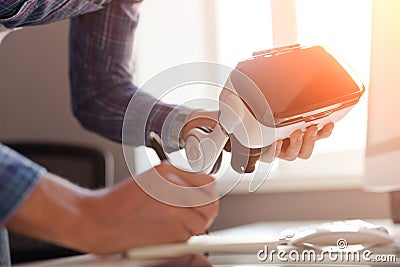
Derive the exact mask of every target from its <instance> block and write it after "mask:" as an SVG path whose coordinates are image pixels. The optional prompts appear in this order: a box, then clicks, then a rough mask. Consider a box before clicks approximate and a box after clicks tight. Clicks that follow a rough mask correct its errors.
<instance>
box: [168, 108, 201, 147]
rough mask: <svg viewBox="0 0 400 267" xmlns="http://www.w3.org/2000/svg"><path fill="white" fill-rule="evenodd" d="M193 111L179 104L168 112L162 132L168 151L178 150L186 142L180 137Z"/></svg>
mask: <svg viewBox="0 0 400 267" xmlns="http://www.w3.org/2000/svg"><path fill="white" fill-rule="evenodd" d="M193 112H194V110H193V109H189V108H185V107H182V106H177V107H175V108H174V109H173V110H172V111H171V112H170V113H169V114H168V116H167V118H166V120H165V122H164V125H163V127H162V132H161V140H162V141H163V148H164V150H165V151H166V152H167V153H170V152H173V151H177V150H179V149H181V148H182V147H183V144H184V143H183V140H181V139H180V136H181V135H180V134H181V131H182V128H183V126H185V124H186V123H187V121H188V120H189V117H190V115H191V114H192V113H193Z"/></svg>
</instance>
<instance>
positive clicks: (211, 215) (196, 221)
mask: <svg viewBox="0 0 400 267" xmlns="http://www.w3.org/2000/svg"><path fill="white" fill-rule="evenodd" d="M183 209H184V214H182V218H183V219H184V225H185V226H186V228H187V229H190V233H191V234H192V235H199V234H204V233H205V232H206V230H207V229H208V227H210V225H211V223H212V222H213V221H214V219H215V218H216V216H217V214H218V202H213V203H210V204H208V205H205V206H202V207H197V208H183Z"/></svg>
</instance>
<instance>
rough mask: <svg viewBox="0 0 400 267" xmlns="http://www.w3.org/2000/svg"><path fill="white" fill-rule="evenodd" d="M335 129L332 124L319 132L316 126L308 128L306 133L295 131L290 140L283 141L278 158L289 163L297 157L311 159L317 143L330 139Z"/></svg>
mask: <svg viewBox="0 0 400 267" xmlns="http://www.w3.org/2000/svg"><path fill="white" fill-rule="evenodd" d="M333 127H334V124H333V123H332V122H330V123H328V124H326V125H325V126H324V127H323V128H322V129H321V130H319V131H318V128H317V126H315V125H313V126H310V127H308V128H307V129H306V131H305V132H304V133H302V132H301V130H297V131H295V132H294V133H292V135H291V136H290V138H286V139H285V140H283V144H282V149H281V153H280V154H279V156H278V157H279V158H281V159H284V160H288V161H292V160H295V159H296V158H297V157H299V158H301V159H308V158H310V157H311V155H312V152H313V150H314V146H315V141H317V140H319V139H323V138H327V137H329V136H330V135H331V133H332V130H333Z"/></svg>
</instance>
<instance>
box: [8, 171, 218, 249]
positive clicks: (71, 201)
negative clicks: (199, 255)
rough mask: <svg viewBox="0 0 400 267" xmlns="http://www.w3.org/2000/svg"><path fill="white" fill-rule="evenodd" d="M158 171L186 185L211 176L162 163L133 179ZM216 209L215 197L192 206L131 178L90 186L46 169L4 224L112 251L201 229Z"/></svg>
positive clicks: (183, 236)
mask: <svg viewBox="0 0 400 267" xmlns="http://www.w3.org/2000/svg"><path fill="white" fill-rule="evenodd" d="M156 176H158V177H156ZM160 177H161V179H165V180H167V181H168V182H170V183H172V184H175V185H180V186H185V187H197V186H201V185H205V184H208V183H211V182H213V179H212V178H211V177H210V176H208V175H205V174H192V173H187V172H183V171H180V170H178V169H176V168H175V167H173V166H171V165H169V164H167V163H162V164H161V165H159V166H157V167H155V168H154V169H151V170H149V171H148V172H146V173H144V174H141V175H138V177H136V179H139V180H140V179H146V180H152V179H155V178H156V179H159V178H160ZM208 188H209V189H208V191H205V190H204V189H203V191H202V192H200V193H199V194H200V195H201V194H205V195H207V196H211V195H213V194H215V192H212V191H213V187H208ZM210 188H211V189H210ZM189 197H190V196H189ZM188 202H190V201H189V200H188ZM217 211H218V202H217V201H213V202H211V203H210V204H207V205H203V206H199V207H193V208H192V207H176V206H171V205H168V204H164V203H163V202H161V201H159V200H156V199H154V198H152V197H151V196H149V195H148V194H147V193H146V192H144V191H143V190H142V189H141V188H140V186H139V185H138V184H137V182H135V181H134V180H133V179H131V178H129V179H127V180H125V181H123V182H121V183H120V184H118V185H116V186H115V187H113V188H110V189H104V190H100V191H90V190H85V189H82V188H79V187H77V186H75V185H73V184H70V183H69V182H66V181H64V180H62V179H60V178H58V177H56V176H54V175H51V174H47V175H46V176H45V177H43V178H42V179H41V180H40V182H39V183H38V185H37V186H36V187H35V189H34V190H33V192H32V194H31V195H30V196H29V197H28V199H27V200H26V201H25V202H24V203H23V205H22V206H21V207H20V208H19V209H18V210H17V212H16V213H15V214H14V215H13V216H12V217H11V218H10V219H9V220H8V222H7V223H6V226H7V228H8V229H9V230H14V231H17V232H20V233H23V234H27V235H30V236H33V237H36V238H40V239H43V240H47V241H50V242H53V243H57V244H60V245H64V246H67V247H70V248H73V249H77V250H80V251H83V252H89V253H94V254H112V253H119V252H124V251H126V250H128V249H131V248H134V247H139V246H148V245H153V244H160V243H169V242H182V241H186V240H187V239H188V238H189V237H190V236H191V235H195V234H202V233H204V231H205V230H206V229H207V228H208V227H209V226H210V224H211V223H212V221H213V220H214V218H215V216H216V214H217Z"/></svg>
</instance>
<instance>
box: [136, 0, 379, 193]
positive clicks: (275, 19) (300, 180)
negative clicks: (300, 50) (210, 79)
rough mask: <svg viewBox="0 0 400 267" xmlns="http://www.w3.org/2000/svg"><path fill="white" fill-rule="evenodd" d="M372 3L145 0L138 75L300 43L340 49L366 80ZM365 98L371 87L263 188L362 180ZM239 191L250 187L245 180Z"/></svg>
mask: <svg viewBox="0 0 400 267" xmlns="http://www.w3.org/2000/svg"><path fill="white" fill-rule="evenodd" d="M178 7H179V8H178ZM371 9H372V0H325V1H320V0H247V1H245V2H243V1H232V0H216V1H212V0H210V1H204V0H193V1H191V2H190V3H189V2H188V1H186V0H173V1H168V2H165V1H163V0H152V1H146V2H145V3H144V4H143V7H142V12H141V22H140V24H139V26H140V27H139V28H140V29H139V31H138V34H137V42H136V44H135V46H136V50H137V52H138V53H136V60H135V62H136V69H135V79H136V82H137V84H139V85H140V84H143V83H144V82H145V81H146V80H147V79H149V78H151V77H152V76H153V75H154V74H157V73H159V72H161V71H163V70H165V69H166V68H168V67H171V66H174V65H177V64H182V63H187V62H194V61H211V62H218V63H220V64H224V65H227V66H230V67H235V65H236V64H237V62H238V61H240V60H241V59H244V58H247V57H248V56H250V55H251V53H252V52H254V51H260V50H265V49H268V48H272V47H276V46H281V45H285V44H290V43H293V42H299V43H301V44H305V45H307V44H322V45H327V46H330V47H332V48H333V49H335V50H337V51H338V52H339V53H340V54H341V55H342V56H343V57H344V58H345V59H346V60H347V61H348V62H349V63H350V65H352V66H353V68H354V69H355V70H356V72H357V73H358V74H359V75H360V76H361V78H362V80H363V81H364V84H365V85H366V87H368V82H369V65H370V64H369V61H370V35H371ZM160 21H161V22H162V23H160ZM141 29H143V30H141ZM215 29H216V30H215ZM160 44H162V45H160ZM163 89H164V88H160V90H163ZM190 91H191V92H192V91H193V90H190ZM188 94H191V93H188ZM190 97H192V95H190ZM210 97H215V95H212V96H210ZM175 100H176V98H174V99H171V102H172V101H175ZM366 104H367V94H365V95H364V96H363V97H362V100H361V102H360V103H359V104H358V105H357V106H356V107H355V108H354V109H353V110H352V111H351V112H350V113H349V114H348V115H347V116H346V117H345V118H344V119H343V120H341V121H340V122H339V123H337V125H336V127H335V130H334V133H333V134H332V136H331V137H330V138H329V139H326V140H320V141H318V143H317V145H316V148H315V150H314V155H313V156H312V158H311V159H310V160H307V161H304V160H296V161H295V162H294V163H293V162H287V161H280V162H278V164H277V166H276V168H275V170H274V171H273V172H272V174H271V177H270V178H269V179H268V180H267V182H266V183H265V186H263V190H264V189H265V190H285V191H287V190H301V189H302V188H304V189H310V188H312V187H314V188H318V189H322V188H329V189H332V188H335V186H336V187H337V188H344V187H354V186H359V185H360V180H361V173H362V171H363V163H364V149H365V143H366V121H367V120H366V116H367V110H366V108H367V106H366ZM143 153H145V152H143V151H139V152H137V153H135V154H136V155H137V156H136V163H135V170H136V172H138V173H140V172H143V171H145V170H146V169H148V168H149V167H150V166H148V165H146V164H144V162H142V161H141V157H142V156H143ZM154 158H155V161H154V163H155V164H156V163H157V159H156V156H155V155H154ZM226 158H229V157H226ZM242 186H243V187H242ZM241 188H243V190H244V191H242V190H241ZM238 191H240V192H247V187H246V186H245V185H243V184H240V185H239V186H238Z"/></svg>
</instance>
